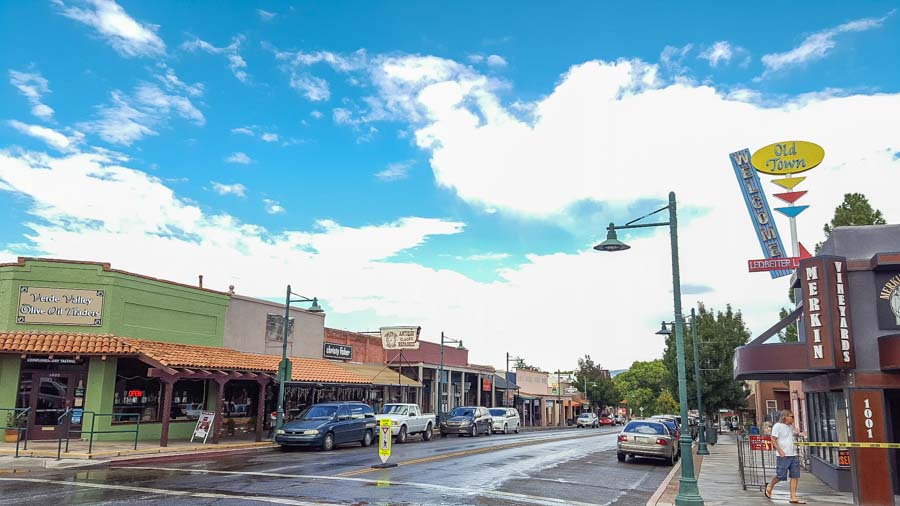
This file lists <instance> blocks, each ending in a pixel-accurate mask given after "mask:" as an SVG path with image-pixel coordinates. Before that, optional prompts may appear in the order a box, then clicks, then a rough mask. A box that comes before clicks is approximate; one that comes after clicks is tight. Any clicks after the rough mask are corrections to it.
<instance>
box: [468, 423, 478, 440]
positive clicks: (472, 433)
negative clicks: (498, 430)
mask: <svg viewBox="0 0 900 506" xmlns="http://www.w3.org/2000/svg"><path fill="white" fill-rule="evenodd" d="M469 436H471V437H476V436H478V426H477V425H472V427H471V428H470V429H469Z"/></svg>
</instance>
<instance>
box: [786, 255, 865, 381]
mask: <svg viewBox="0 0 900 506" xmlns="http://www.w3.org/2000/svg"><path fill="white" fill-rule="evenodd" d="M800 280H801V285H802V287H803V305H804V309H805V310H804V315H805V316H804V317H805V318H807V321H806V343H807V347H808V349H807V351H808V353H809V362H810V368H812V369H853V368H855V367H856V353H855V350H854V348H853V330H852V329H853V325H852V323H851V320H850V296H849V293H848V288H847V287H848V284H847V260H846V259H845V258H843V257H835V256H818V257H813V258H808V259H805V260H803V261H801V262H800Z"/></svg>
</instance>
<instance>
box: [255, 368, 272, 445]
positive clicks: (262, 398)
mask: <svg viewBox="0 0 900 506" xmlns="http://www.w3.org/2000/svg"><path fill="white" fill-rule="evenodd" d="M256 381H257V383H259V398H258V399H257V400H256V442H257V443H258V442H260V441H262V433H263V427H264V425H263V422H264V421H265V420H266V385H268V384H269V377H268V376H263V377H260V378H256Z"/></svg>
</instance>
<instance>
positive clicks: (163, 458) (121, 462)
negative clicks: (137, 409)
mask: <svg viewBox="0 0 900 506" xmlns="http://www.w3.org/2000/svg"><path fill="white" fill-rule="evenodd" d="M276 449H278V447H277V446H261V447H256V448H233V449H225V450H220V451H207V452H190V453H170V454H164V455H141V456H134V457H131V458H121V459H115V460H107V461H104V462H103V465H106V466H130V465H134V464H146V463H152V462H189V461H192V460H205V459H208V458H217V457H227V456H231V455H242V454H245V453H261V452H270V451H274V450H276Z"/></svg>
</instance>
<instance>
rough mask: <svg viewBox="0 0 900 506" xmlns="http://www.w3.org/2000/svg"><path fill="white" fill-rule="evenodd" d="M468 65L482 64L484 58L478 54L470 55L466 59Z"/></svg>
mask: <svg viewBox="0 0 900 506" xmlns="http://www.w3.org/2000/svg"><path fill="white" fill-rule="evenodd" d="M466 59H468V60H469V62H470V63H482V62H484V56H483V55H480V54H470V55H469V56H467V57H466Z"/></svg>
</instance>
